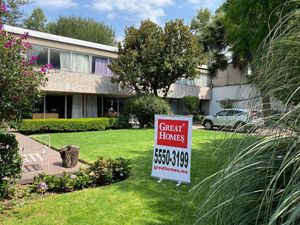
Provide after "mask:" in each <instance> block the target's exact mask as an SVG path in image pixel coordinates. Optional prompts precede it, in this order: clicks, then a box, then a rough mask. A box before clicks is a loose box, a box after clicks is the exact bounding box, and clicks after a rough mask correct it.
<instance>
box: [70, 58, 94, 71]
mask: <svg viewBox="0 0 300 225" xmlns="http://www.w3.org/2000/svg"><path fill="white" fill-rule="evenodd" d="M71 70H72V72H77V73H90V71H91V70H90V60H89V56H88V55H81V54H76V53H72V66H71Z"/></svg>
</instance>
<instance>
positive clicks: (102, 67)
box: [92, 56, 112, 77]
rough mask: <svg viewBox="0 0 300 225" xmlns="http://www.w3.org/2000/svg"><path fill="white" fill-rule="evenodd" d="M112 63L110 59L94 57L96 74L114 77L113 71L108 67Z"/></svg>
mask: <svg viewBox="0 0 300 225" xmlns="http://www.w3.org/2000/svg"><path fill="white" fill-rule="evenodd" d="M110 63H111V60H110V59H108V58H101V57H95V56H93V70H92V72H93V73H94V74H99V75H102V76H108V77H110V76H112V72H111V70H110V69H109V68H108V67H107V66H108V65H109V64H110Z"/></svg>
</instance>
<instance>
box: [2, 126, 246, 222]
mask: <svg viewBox="0 0 300 225" xmlns="http://www.w3.org/2000/svg"><path fill="white" fill-rule="evenodd" d="M229 135H231V134H230V133H221V132H213V131H200V130H194V131H193V140H192V142H193V145H192V172H191V174H192V179H191V181H192V182H191V184H190V185H181V186H180V187H176V186H175V185H176V183H175V182H168V181H163V182H162V183H157V182H156V181H157V180H156V179H153V178H151V177H150V174H151V163H152V153H153V143H154V140H153V138H154V131H153V130H151V129H148V130H139V129H138V130H134V129H131V130H109V131H100V132H85V133H60V134H51V135H50V136H51V144H52V146H54V147H55V148H60V147H62V146H63V145H66V144H74V145H78V146H80V158H82V159H84V160H87V161H93V160H95V159H96V157H97V156H100V155H103V156H105V157H110V158H116V157H120V156H121V157H125V158H129V159H132V162H133V165H134V168H133V170H132V174H131V176H130V177H129V178H128V179H127V180H125V181H123V182H120V183H117V184H113V185H109V186H104V187H99V188H94V189H86V190H83V191H77V192H74V193H67V194H59V195H58V194H57V195H51V196H47V197H44V198H38V199H36V200H30V201H29V202H27V203H26V204H25V205H23V206H22V207H19V208H15V209H14V210H11V211H9V212H8V213H6V214H5V215H0V224H1V222H2V224H5V225H10V224H16V225H17V224H18V225H19V224H22V225H26V224H39V225H41V224H49V225H50V224H51V225H59V224H64V225H65V224H76V225H77V224H82V225H86V224H93V225H94V224H95V225H96V224H104V225H109V224H130V225H132V224H138V225H140V224H147V225H153V224H170V225H175V224H180V225H182V224H192V223H193V222H195V220H196V219H197V213H196V209H197V207H198V206H199V204H200V203H201V199H202V198H203V195H204V194H205V192H206V190H208V188H209V186H207V187H206V188H205V190H201V192H199V193H198V194H197V195H195V194H194V193H190V192H189V191H190V190H191V188H192V187H194V186H195V185H196V184H197V183H199V182H200V181H202V180H203V179H204V178H206V177H207V176H209V175H210V174H212V173H213V172H215V171H216V170H217V169H218V168H219V167H220V166H222V164H223V163H224V162H225V161H226V160H227V157H229V155H231V154H232V152H233V149H236V148H237V146H238V143H239V142H240V140H241V136H240V135H237V136H236V137H235V138H230V139H229V140H228V141H225V142H224V139H226V137H228V136H229ZM34 137H35V138H37V139H40V140H41V141H43V137H39V135H35V136H34ZM221 144H222V145H221ZM220 145H221V147H220ZM218 147H219V151H217V153H215V151H216V149H217V148H218ZM213 153H215V154H213Z"/></svg>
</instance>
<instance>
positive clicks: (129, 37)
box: [109, 20, 201, 97]
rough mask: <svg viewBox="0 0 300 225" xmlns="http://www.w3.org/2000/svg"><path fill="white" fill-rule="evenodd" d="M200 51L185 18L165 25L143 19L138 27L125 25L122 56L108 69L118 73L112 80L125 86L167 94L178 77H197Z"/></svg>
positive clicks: (144, 91) (140, 91)
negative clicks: (160, 25)
mask: <svg viewBox="0 0 300 225" xmlns="http://www.w3.org/2000/svg"><path fill="white" fill-rule="evenodd" d="M200 53H201V51H200V49H199V48H198V45H197V44H196V40H195V38H194V36H193V35H192V33H191V32H190V31H189V27H188V26H186V25H184V23H183V21H182V20H175V21H170V22H168V23H166V24H165V27H164V28H161V27H159V26H158V25H157V24H155V23H154V22H151V21H150V20H144V21H142V22H141V24H140V27H139V28H135V27H129V28H126V30H125V40H124V41H123V43H122V44H121V43H120V44H119V57H118V59H116V60H114V61H113V63H112V64H111V65H109V68H110V69H111V70H112V71H113V72H114V74H117V75H116V76H115V77H113V79H112V80H113V82H116V83H119V84H120V85H121V87H122V88H124V87H128V88H131V89H133V90H134V91H135V92H136V93H137V94H154V95H159V94H162V95H163V96H164V97H166V96H167V94H168V92H169V89H170V86H171V85H172V84H173V83H175V82H176V81H177V80H179V79H180V78H182V77H185V78H188V79H193V78H194V77H195V76H196V67H197V65H198V64H199V57H200Z"/></svg>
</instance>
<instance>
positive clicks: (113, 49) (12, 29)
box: [3, 25, 118, 52]
mask: <svg viewBox="0 0 300 225" xmlns="http://www.w3.org/2000/svg"><path fill="white" fill-rule="evenodd" d="M3 29H4V30H5V31H7V32H9V33H14V34H24V33H25V32H28V34H29V36H30V37H35V38H41V39H45V40H49V41H56V42H60V43H65V44H72V45H79V46H83V47H88V48H94V49H99V50H105V51H109V52H118V48H117V47H113V46H110V45H103V44H98V43H94V42H89V41H82V40H78V39H75V38H69V37H63V36H59V35H54V34H48V33H44V32H40V31H35V30H29V29H24V28H20V27H14V26H9V25H4V26H3Z"/></svg>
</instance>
